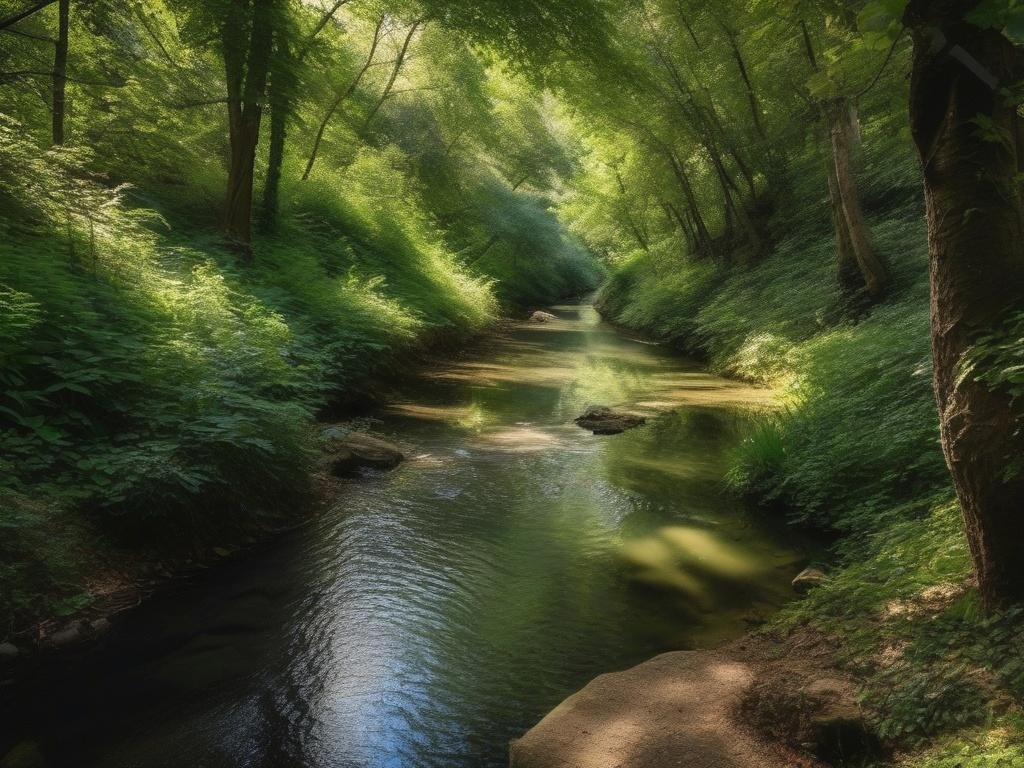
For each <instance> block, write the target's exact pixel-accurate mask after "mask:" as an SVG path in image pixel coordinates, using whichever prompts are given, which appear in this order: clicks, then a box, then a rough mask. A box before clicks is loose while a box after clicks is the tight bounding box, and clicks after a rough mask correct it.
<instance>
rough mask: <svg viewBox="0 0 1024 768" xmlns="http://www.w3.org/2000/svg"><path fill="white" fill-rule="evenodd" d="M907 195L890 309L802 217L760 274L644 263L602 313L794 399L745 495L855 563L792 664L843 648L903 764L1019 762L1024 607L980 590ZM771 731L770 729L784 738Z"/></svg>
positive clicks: (756, 445)
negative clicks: (839, 269)
mask: <svg viewBox="0 0 1024 768" xmlns="http://www.w3.org/2000/svg"><path fill="white" fill-rule="evenodd" d="M870 191H871V192H874V189H873V188H872V189H871V190H870ZM889 192H890V196H889V197H888V200H889V202H888V203H887V204H886V205H884V206H883V205H880V204H879V205H877V206H876V205H874V204H873V202H872V204H871V210H872V227H873V230H874V232H875V236H876V244H877V246H878V248H879V250H880V252H882V253H884V254H886V255H887V257H888V258H889V259H890V264H891V268H892V272H893V275H894V276H895V277H894V285H893V288H892V290H891V292H890V293H889V294H888V295H887V297H886V299H885V300H884V301H882V302H881V303H880V304H878V305H877V306H874V307H865V306H863V305H862V304H860V303H859V302H858V301H856V300H851V299H850V297H846V296H844V295H843V294H842V293H841V291H840V289H839V287H838V281H837V280H836V279H835V275H834V274H833V272H834V265H833V264H832V258H833V255H834V254H833V252H834V247H835V246H834V239H833V237H832V235H831V233H830V231H829V229H828V227H827V225H826V224H825V223H824V222H815V221H813V220H810V219H807V218H805V219H804V220H803V221H800V220H799V219H798V218H797V217H796V215H795V214H787V213H786V212H783V213H780V214H779V215H778V217H777V220H776V221H775V222H773V227H774V228H776V229H777V230H778V231H780V232H785V233H786V235H785V237H784V238H783V239H781V240H780V241H779V243H778V245H777V246H776V249H775V251H774V252H773V253H772V254H770V255H769V256H767V257H766V258H765V259H764V260H762V261H761V262H759V263H757V264H754V265H744V266H736V267H733V268H719V267H715V266H714V265H711V264H707V263H701V262H689V263H686V262H680V261H668V260H662V259H659V257H658V256H657V255H656V254H655V255H646V254H638V255H636V256H635V258H634V259H633V260H632V261H628V262H627V263H625V264H623V265H622V266H621V267H620V269H619V270H618V271H617V272H616V273H615V274H614V275H612V277H611V279H610V281H609V283H608V284H607V285H606V287H605V289H604V290H603V292H602V294H601V296H600V298H599V302H598V304H599V306H600V307H601V308H602V311H603V312H604V313H605V314H606V315H607V316H608V317H609V318H610V319H612V320H613V321H615V322H617V323H621V324H624V325H626V326H627V327H632V328H634V329H637V330H640V331H644V332H647V333H649V334H651V335H652V336H653V337H655V338H657V339H661V340H663V341H665V342H667V343H671V344H674V345H675V346H677V347H679V348H682V349H697V350H699V352H700V353H701V354H702V355H703V356H704V357H706V358H707V359H709V360H710V361H711V365H712V367H713V369H715V370H718V371H721V372H723V373H731V374H734V375H739V376H741V377H743V378H746V379H749V380H754V381H759V382H762V383H764V384H766V385H769V386H772V387H774V388H775V389H776V390H777V391H778V392H779V395H780V398H781V399H782V401H783V402H784V404H785V405H784V408H783V409H781V410H780V411H779V412H777V413H775V414H772V415H768V416H766V417H765V418H764V419H762V420H761V421H760V422H759V423H757V424H755V425H754V426H753V427H752V428H751V430H750V431H749V432H748V434H747V435H746V437H745V439H744V440H743V441H742V442H741V444H740V446H739V448H738V449H737V450H736V451H735V452H734V453H733V455H732V458H731V464H732V466H731V468H730V470H729V474H728V477H729V481H730V485H731V486H732V488H733V490H734V491H735V492H737V493H739V494H741V495H743V496H744V497H745V498H747V499H748V500H749V502H750V503H752V504H754V505H755V507H757V508H758V509H759V510H760V513H761V514H762V515H764V516H766V517H770V518H773V519H784V520H786V521H787V522H788V523H789V524H791V525H795V526H798V527H804V528H809V529H812V530H814V531H817V532H819V533H821V534H823V535H826V536H828V537H829V538H831V539H832V540H834V541H835V544H834V545H833V555H834V559H835V568H834V570H833V571H832V573H831V574H830V576H831V578H830V579H829V581H828V582H827V583H825V584H824V585H822V586H821V587H818V588H816V589H814V590H812V591H811V593H810V594H809V596H808V597H807V598H806V599H805V600H802V601H799V602H796V603H793V604H792V605H790V606H788V607H786V608H785V609H784V610H783V611H782V612H781V613H780V615H779V616H777V617H776V618H775V619H773V620H772V621H771V622H769V625H768V626H767V628H766V629H765V630H764V633H765V636H766V637H767V638H769V639H770V640H771V641H772V642H773V643H775V644H776V650H777V653H779V654H782V655H790V654H794V653H798V648H797V647H794V646H793V640H792V637H794V636H796V637H801V636H803V635H804V634H805V633H808V632H810V633H814V634H819V635H820V636H822V637H824V638H826V639H827V640H828V642H829V643H830V645H831V646H832V647H833V649H834V650H833V652H832V664H833V665H834V666H835V668H836V669H838V670H841V672H842V674H843V675H844V676H848V677H850V678H851V679H852V680H854V681H855V682H856V692H857V697H856V698H857V700H858V702H859V703H860V706H861V707H862V709H863V712H864V717H865V723H866V726H867V729H868V732H869V733H870V735H871V738H872V741H873V742H874V743H877V744H878V745H880V749H881V753H882V754H883V755H886V757H885V759H884V760H882V762H884V763H886V764H889V763H891V762H895V763H897V764H899V765H907V766H928V767H929V768H933V767H938V766H941V767H942V768H946V767H947V766H960V765H969V766H972V768H973V767H974V766H983V767H987V766H997V765H1003V764H1015V761H1019V760H1022V759H1024V727H1022V726H1024V711H1022V709H1021V702H1022V700H1024V674H1022V668H1021V666H1020V664H1019V663H1018V661H1016V660H1017V659H1019V658H1020V657H1021V653H1022V652H1024V621H1022V617H1021V612H1020V610H1011V611H1009V612H1006V613H1000V614H996V615H994V616H986V615H985V613H984V611H983V610H982V609H981V606H980V601H979V600H978V596H977V594H976V591H975V590H974V587H973V584H972V581H971V567H970V560H969V557H968V553H967V549H966V544H965V540H964V536H963V529H962V522H961V520H960V514H959V509H958V507H957V505H956V503H955V501H954V500H953V492H952V488H951V484H950V481H949V478H948V473H947V471H946V468H945V465H944V461H943V457H942V454H941V451H940V449H939V445H938V430H937V419H936V416H935V406H934V401H933V395H932V388H931V378H930V370H931V366H930V354H929V330H928V328H929V326H928V306H929V304H928V285H927V253H926V238H925V233H924V228H923V223H922V220H921V218H920V212H919V210H918V208H917V203H916V202H913V201H914V200H916V195H914V194H910V193H909V192H908V194H907V200H908V205H907V206H906V207H905V208H893V207H892V205H891V200H892V199H893V197H892V194H891V190H890V191H889ZM869 201H871V197H870V196H869ZM756 687H757V686H756V685H755V688H756ZM799 697H800V691H799V689H798V688H797V689H794V688H792V687H791V686H790V687H788V688H787V687H785V686H784V687H783V688H782V689H781V690H779V691H776V692H775V693H773V694H771V695H769V696H767V697H766V701H768V702H771V701H775V702H776V704H775V705H773V706H769V707H767V710H768V711H769V712H771V711H772V710H773V708H774V709H775V710H779V709H780V708H781V711H782V713H783V714H781V715H780V714H778V712H776V717H777V719H779V720H780V721H784V720H785V717H784V712H785V711H786V710H787V708H791V705H792V703H793V702H795V701H799ZM787 702H788V703H787ZM771 720H772V718H771V717H768V718H766V720H765V726H766V727H767V729H768V731H769V732H771V733H775V734H777V735H780V736H781V735H783V734H782V733H781V731H780V730H779V729H778V728H777V727H776V726H774V725H772V722H771ZM787 738H788V737H787ZM967 756H969V759H968V757H967ZM886 761H888V762H886ZM1007 761H1009V762H1007ZM868 763H869V764H870V763H871V760H868ZM856 764H858V765H859V764H860V763H856Z"/></svg>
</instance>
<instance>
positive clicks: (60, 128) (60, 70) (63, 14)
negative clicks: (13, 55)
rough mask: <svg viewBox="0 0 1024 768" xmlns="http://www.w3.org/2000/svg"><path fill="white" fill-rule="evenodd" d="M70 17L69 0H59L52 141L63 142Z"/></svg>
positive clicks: (54, 65)
mask: <svg viewBox="0 0 1024 768" xmlns="http://www.w3.org/2000/svg"><path fill="white" fill-rule="evenodd" d="M70 18H71V0H60V5H59V6H58V9H57V41H56V43H55V45H54V54H53V128H52V137H51V138H52V141H53V143H54V144H55V145H58V144H63V143H64V116H65V113H66V112H67V109H66V104H65V92H66V90H67V82H68V25H69V22H70Z"/></svg>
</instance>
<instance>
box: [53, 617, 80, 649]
mask: <svg viewBox="0 0 1024 768" xmlns="http://www.w3.org/2000/svg"><path fill="white" fill-rule="evenodd" d="M48 640H49V643H50V645H52V646H53V647H54V648H67V647H68V646H70V645H75V644H77V643H80V642H81V641H82V625H81V623H80V622H77V621H76V622H74V623H73V624H69V625H68V626H66V627H64V629H62V630H59V631H57V632H54V633H53V634H52V635H50V636H49V638H48Z"/></svg>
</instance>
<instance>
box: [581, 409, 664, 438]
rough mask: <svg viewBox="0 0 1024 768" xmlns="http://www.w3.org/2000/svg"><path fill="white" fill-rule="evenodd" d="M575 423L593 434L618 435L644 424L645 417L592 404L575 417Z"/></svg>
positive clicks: (645, 421)
mask: <svg viewBox="0 0 1024 768" xmlns="http://www.w3.org/2000/svg"><path fill="white" fill-rule="evenodd" d="M576 423H577V424H579V425H580V426H581V427H583V429H588V430H590V431H591V432H593V433H594V434H595V435H618V434H621V433H622V432H625V431H626V430H627V429H633V428H634V427H639V426H641V425H643V424H646V423H647V419H645V418H644V417H643V416H637V415H636V414H635V413H618V412H616V411H613V410H612V409H611V408H605V407H604V406H594V407H592V408H588V409H587V412H586V413H584V414H583V415H582V416H580V417H579V418H578V419H576Z"/></svg>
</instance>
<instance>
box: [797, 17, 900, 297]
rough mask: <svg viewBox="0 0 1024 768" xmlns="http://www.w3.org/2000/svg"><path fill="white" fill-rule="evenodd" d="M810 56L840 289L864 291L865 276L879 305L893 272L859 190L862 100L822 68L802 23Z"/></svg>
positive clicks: (807, 51) (813, 92)
mask: <svg viewBox="0 0 1024 768" xmlns="http://www.w3.org/2000/svg"><path fill="white" fill-rule="evenodd" d="M799 26H800V37H801V41H802V44H803V49H804V52H805V54H806V56H807V60H808V62H809V63H810V66H811V69H812V71H813V72H814V74H813V76H812V78H811V81H810V90H811V94H812V96H817V97H818V102H817V106H818V109H819V111H820V113H821V115H822V117H823V120H824V122H825V125H826V126H827V131H828V146H829V150H828V153H829V156H830V159H829V163H828V166H829V167H828V169H827V178H828V191H829V200H830V202H831V206H832V221H833V225H834V228H835V233H836V252H837V262H838V266H839V270H838V271H839V282H840V285H841V286H842V287H843V288H844V289H847V290H850V291H852V290H854V289H855V288H857V287H859V286H858V285H857V283H858V281H857V280H855V279H854V275H855V272H856V271H859V273H860V277H861V281H860V284H861V285H862V286H863V287H864V289H865V290H866V291H867V294H868V296H869V297H870V298H871V299H873V300H875V301H877V300H878V299H880V298H881V297H882V296H883V295H884V293H885V291H886V288H887V287H888V284H889V279H890V278H889V270H888V268H887V267H886V264H885V262H884V261H883V260H882V258H881V257H880V256H879V255H878V252H877V251H876V250H875V248H874V245H873V244H872V242H871V230H870V227H869V226H868V223H867V219H866V218H865V216H864V211H863V208H862V205H861V199H860V190H859V188H858V185H857V174H856V156H857V151H856V147H857V144H858V142H859V139H858V130H857V122H858V111H857V107H856V101H855V100H854V99H852V98H851V97H850V96H848V95H846V93H844V91H845V90H846V89H845V88H844V86H843V84H842V83H841V82H840V81H841V79H842V78H841V75H839V74H837V73H835V72H829V71H827V70H824V69H822V68H821V67H820V66H819V64H818V57H817V55H816V53H815V50H814V43H813V41H812V39H811V33H810V30H809V29H808V26H807V22H806V21H805V20H803V19H800V20H799Z"/></svg>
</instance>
